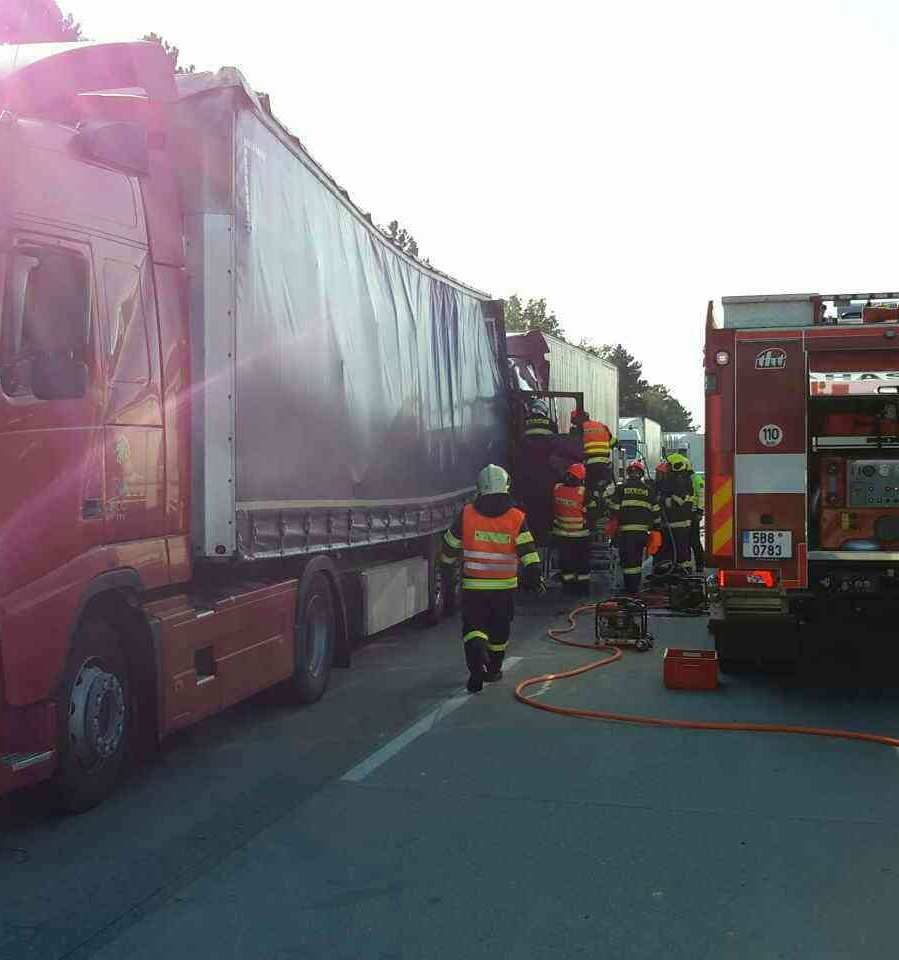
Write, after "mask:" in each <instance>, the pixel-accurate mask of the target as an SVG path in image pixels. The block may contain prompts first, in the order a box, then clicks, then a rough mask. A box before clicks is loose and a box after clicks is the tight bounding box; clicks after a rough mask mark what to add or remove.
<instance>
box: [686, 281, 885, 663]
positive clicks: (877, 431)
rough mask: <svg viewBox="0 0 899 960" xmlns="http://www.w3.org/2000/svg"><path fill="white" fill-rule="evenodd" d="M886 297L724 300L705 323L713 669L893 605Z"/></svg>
mask: <svg viewBox="0 0 899 960" xmlns="http://www.w3.org/2000/svg"><path fill="white" fill-rule="evenodd" d="M897 304H899V295H897V294H895V293H871V294H834V295H819V294H802V295H791V296H754V297H727V298H724V299H723V300H722V316H721V318H720V322H718V318H717V317H716V315H715V310H714V306H713V304H711V303H710V304H709V309H708V315H707V321H706V344H705V377H706V530H707V546H708V554H709V561H708V562H709V566H710V567H715V568H717V571H718V573H717V589H716V590H713V597H712V600H713V602H712V616H711V624H710V625H711V629H712V632H713V634H714V636H715V644H716V647H717V650H718V654H719V658H720V660H721V662H722V665H723V667H724V668H725V669H727V668H728V667H730V666H733V665H737V664H740V663H742V662H747V661H750V662H752V661H759V660H785V661H790V660H793V659H795V658H796V657H797V656H798V654H799V652H800V651H801V650H802V648H803V645H804V644H806V643H809V642H813V641H812V638H814V637H815V636H816V635H817V634H816V631H815V630H814V629H813V627H812V626H811V625H813V624H814V623H815V622H816V621H819V620H820V619H821V618H823V617H825V616H828V615H829V614H836V615H840V616H843V615H845V614H847V613H848V614H853V613H855V614H858V613H864V612H867V611H874V610H879V609H882V608H883V607H885V606H889V605H890V604H895V603H899V337H897V333H899V325H897V321H899V306H897Z"/></svg>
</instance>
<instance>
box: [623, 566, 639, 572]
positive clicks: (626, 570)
mask: <svg viewBox="0 0 899 960" xmlns="http://www.w3.org/2000/svg"><path fill="white" fill-rule="evenodd" d="M621 572H622V573H628V574H630V573H642V572H643V567H642V566H641V567H622V568H621Z"/></svg>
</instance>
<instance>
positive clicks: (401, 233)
mask: <svg viewBox="0 0 899 960" xmlns="http://www.w3.org/2000/svg"><path fill="white" fill-rule="evenodd" d="M381 232H382V233H386V234H387V239H388V240H390V241H391V242H392V243H395V244H396V245H397V246H398V247H399V248H400V250H402V251H403V253H406V254H408V255H409V256H410V257H413V258H414V259H416V260H418V259H419V256H418V244H417V243H416V242H415V237H413V236H412V234H411V233H409V231H408V230H406V228H405V227H401V226H400V225H399V221H397V220H391V221H390V223H388V224H387V226H386V227H381ZM424 262H425V263H428V262H429V261H427V260H425V261H424Z"/></svg>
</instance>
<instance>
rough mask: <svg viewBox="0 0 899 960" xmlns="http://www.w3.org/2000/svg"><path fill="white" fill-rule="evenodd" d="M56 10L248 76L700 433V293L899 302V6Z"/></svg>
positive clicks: (446, 256)
mask: <svg viewBox="0 0 899 960" xmlns="http://www.w3.org/2000/svg"><path fill="white" fill-rule="evenodd" d="M60 6H61V7H62V8H63V10H64V12H69V11H71V12H72V13H74V14H75V16H76V19H80V20H81V22H82V25H83V28H84V32H85V34H86V35H87V36H89V37H90V38H92V39H97V40H107V39H109V40H124V39H131V38H136V37H138V36H139V35H141V34H142V33H145V32H148V31H150V30H155V31H156V32H157V33H160V34H162V35H163V36H165V37H166V39H168V40H169V41H170V42H172V43H175V44H177V45H178V46H179V47H180V48H181V50H182V59H183V60H184V61H186V62H193V63H196V65H197V68H198V69H213V68H217V67H219V66H223V65H229V66H237V67H239V68H240V69H241V70H242V71H243V72H244V73H245V74H246V76H247V78H248V79H249V82H250V83H251V85H252V86H253V87H254V88H255V89H257V90H261V91H265V92H267V93H268V94H270V96H271V99H272V107H273V110H274V112H275V114H276V115H277V116H278V117H279V119H280V120H282V121H283V122H284V123H285V124H286V125H287V126H288V127H289V128H290V129H291V130H292V132H294V133H295V134H296V135H297V136H298V137H300V139H301V140H303V142H304V143H305V144H306V145H307V146H308V147H309V149H310V150H311V152H312V153H313V155H314V156H315V157H316V159H317V160H319V161H320V162H321V163H322V164H323V165H324V167H325V169H327V170H328V171H329V172H330V173H331V174H332V175H333V176H334V177H335V178H336V179H337V180H338V182H340V183H341V184H342V185H343V186H344V187H346V188H347V189H348V190H349V192H350V195H351V196H352V198H353V199H354V200H355V201H356V202H357V203H358V204H359V205H360V206H361V207H362V208H363V209H365V210H369V211H370V212H371V213H372V216H373V218H374V220H375V222H377V223H387V222H388V221H389V220H391V219H394V218H396V219H399V220H400V222H401V223H402V224H403V225H405V226H406V227H408V228H409V229H410V230H411V231H412V233H413V234H414V236H415V237H416V239H417V240H418V242H419V245H420V247H421V251H422V254H423V255H424V256H428V257H430V259H431V262H432V263H433V264H434V265H435V266H437V267H439V268H440V269H442V270H445V271H446V272H448V273H450V274H452V275H453V276H455V277H458V278H459V279H460V280H463V281H465V282H467V283H470V284H472V285H473V286H476V287H478V288H480V289H482V290H487V291H489V292H491V293H492V294H494V295H495V296H508V295H509V294H510V293H513V292H518V293H520V294H521V295H522V296H523V297H525V298H527V297H531V296H545V297H546V298H547V301H548V303H549V306H550V307H551V308H552V309H553V310H555V312H556V313H557V314H558V316H559V318H560V320H561V321H562V324H563V326H564V327H565V330H566V331H567V333H568V335H569V337H571V338H573V339H575V340H576V339H578V338H579V337H581V336H586V337H590V338H592V339H593V340H595V341H597V342H608V341H612V342H615V341H619V340H620V341H621V342H622V343H624V344H625V346H626V347H627V348H628V349H629V350H630V351H631V352H632V353H633V354H634V355H635V356H636V357H637V358H638V359H640V360H642V362H643V365H644V374H645V375H646V376H647V378H648V379H649V380H650V381H653V382H661V383H666V384H668V385H669V386H670V387H671V388H672V390H673V391H674V393H675V394H676V396H677V397H678V398H679V399H680V400H681V401H682V402H683V403H684V404H685V405H686V406H687V407H689V408H690V409H691V410H692V412H693V414H694V418H695V419H696V421H697V422H699V423H701V422H702V420H703V388H702V367H701V346H702V333H703V322H704V316H705V305H706V302H707V301H708V300H709V299H718V298H720V297H721V296H727V295H732V294H740V293H776V292H785V291H789V292H803V293H804V292H812V291H818V292H824V293H834V292H842V291H847V292H848V291H860V290H865V291H867V290H893V289H896V287H899V276H897V269H896V259H897V258H896V247H897V245H899V236H897V229H899V216H897V212H899V211H897V206H899V204H897V190H896V179H897V155H899V154H897V152H894V148H895V147H896V139H897V136H896V132H895V128H896V124H895V103H896V91H897V88H899V75H897V70H896V62H897V59H896V58H897V38H899V4H895V3H890V2H888V0H846V2H840V0H809V2H806V0H779V2H768V0H753V2H745V3H733V2H729V0H715V2H705V0H696V2H690V0H684V2H682V3H677V4H675V3H670V2H658V0H643V2H621V0H619V2H617V3H606V2H601V0H600V2H594V3H590V4H574V3H566V2H559V3H554V4H547V3H539V4H537V3H530V2H523V0H518V2H513V3H505V2H503V3H499V2H491V0H479V2H469V0H454V2H452V3H445V4H443V5H441V6H436V5H427V4H424V3H421V2H416V3H408V2H391V0H382V2H379V3H372V2H371V0H367V2H349V0H329V2H327V3H322V4H311V3H308V4H307V3H293V4H291V3H286V2H283V0H282V2H275V0H254V2H252V3H242V4H232V5H225V4H222V3H220V2H216V3H212V2H207V0H154V2H153V3H152V4H140V5H136V4H134V5H132V4H129V3H123V2H122V0H115V2H110V0H61V2H60Z"/></svg>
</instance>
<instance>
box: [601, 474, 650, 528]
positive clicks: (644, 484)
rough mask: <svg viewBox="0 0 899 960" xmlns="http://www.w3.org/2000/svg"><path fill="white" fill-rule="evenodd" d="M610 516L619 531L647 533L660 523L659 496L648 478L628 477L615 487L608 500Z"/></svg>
mask: <svg viewBox="0 0 899 960" xmlns="http://www.w3.org/2000/svg"><path fill="white" fill-rule="evenodd" d="M609 508H610V510H611V511H612V516H613V517H615V518H617V520H618V530H617V532H618V533H619V534H621V533H649V531H650V530H658V529H659V525H660V510H659V498H658V496H657V495H656V489H655V485H654V484H653V483H652V481H650V480H638V479H637V478H636V477H628V478H627V479H625V480H624V481H623V482H622V483H619V484H618V485H617V486H616V487H615V492H614V493H613V494H612V496H611V499H610V500H609Z"/></svg>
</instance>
